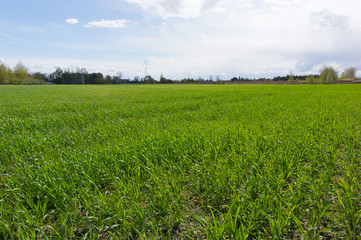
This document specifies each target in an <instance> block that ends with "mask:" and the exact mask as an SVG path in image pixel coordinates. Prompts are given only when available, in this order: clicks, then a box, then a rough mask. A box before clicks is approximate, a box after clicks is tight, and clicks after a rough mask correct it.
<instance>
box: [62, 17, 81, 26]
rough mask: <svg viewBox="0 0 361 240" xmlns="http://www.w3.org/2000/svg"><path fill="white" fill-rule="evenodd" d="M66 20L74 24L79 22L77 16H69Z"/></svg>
mask: <svg viewBox="0 0 361 240" xmlns="http://www.w3.org/2000/svg"><path fill="white" fill-rule="evenodd" d="M65 22H66V23H69V24H72V25H74V24H78V23H79V20H78V19H76V18H68V19H66V20H65Z"/></svg>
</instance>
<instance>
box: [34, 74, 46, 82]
mask: <svg viewBox="0 0 361 240" xmlns="http://www.w3.org/2000/svg"><path fill="white" fill-rule="evenodd" d="M32 77H33V78H35V79H38V80H44V81H46V80H47V78H46V76H45V74H44V73H41V72H35V73H33V74H32Z"/></svg>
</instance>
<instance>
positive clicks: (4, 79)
mask: <svg viewBox="0 0 361 240" xmlns="http://www.w3.org/2000/svg"><path fill="white" fill-rule="evenodd" d="M13 77H14V74H13V72H12V71H11V69H10V68H9V67H8V66H6V65H5V64H4V63H0V84H9V83H10V82H11V81H12V79H13Z"/></svg>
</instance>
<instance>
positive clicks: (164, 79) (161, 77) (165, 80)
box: [159, 74, 173, 83]
mask: <svg viewBox="0 0 361 240" xmlns="http://www.w3.org/2000/svg"><path fill="white" fill-rule="evenodd" d="M159 82H160V83H172V82H173V81H172V80H170V79H167V78H165V77H164V76H163V74H161V75H160V78H159Z"/></svg>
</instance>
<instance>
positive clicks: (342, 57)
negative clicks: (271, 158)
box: [0, 0, 361, 79]
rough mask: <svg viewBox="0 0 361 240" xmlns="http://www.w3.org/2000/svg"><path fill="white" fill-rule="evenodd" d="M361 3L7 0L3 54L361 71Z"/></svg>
mask: <svg viewBox="0 0 361 240" xmlns="http://www.w3.org/2000/svg"><path fill="white" fill-rule="evenodd" d="M360 9H361V1H358V0H342V1H340V0H86V1H85V0H62V1H49V0H32V1H29V0H5V1H2V4H1V8H0V61H1V62H3V63H5V64H6V65H8V66H9V67H13V66H15V65H16V63H17V62H19V61H21V62H22V63H23V64H24V65H25V66H26V67H28V68H29V69H30V71H31V72H38V71H40V72H44V73H51V72H53V71H54V70H55V68H56V67H61V68H69V69H71V70H76V68H86V69H87V70H88V72H102V73H103V74H105V75H106V74H109V75H116V74H117V73H118V72H122V74H123V76H124V77H126V78H131V79H132V78H133V77H135V76H139V77H144V76H145V75H148V74H149V75H151V76H153V77H154V78H156V79H159V77H160V75H161V74H163V76H164V77H166V78H170V79H182V78H188V77H191V78H199V77H201V78H205V79H208V78H209V77H210V76H212V77H213V78H219V79H230V78H232V77H234V76H236V77H238V76H240V77H246V78H247V77H248V78H258V77H274V76H279V75H280V76H283V75H287V74H295V75H301V74H302V75H303V74H318V73H319V71H320V69H321V68H322V67H323V66H333V67H334V68H336V69H337V70H338V71H339V73H341V72H342V71H343V70H344V69H345V68H348V67H355V68H356V69H357V70H361V44H360V42H361V18H360V17H359V11H360ZM357 75H358V76H360V75H361V71H358V72H357Z"/></svg>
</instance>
